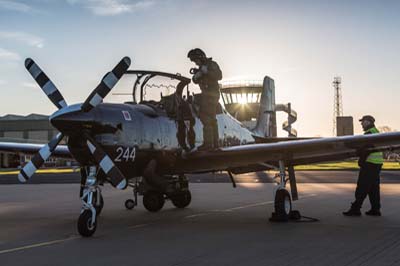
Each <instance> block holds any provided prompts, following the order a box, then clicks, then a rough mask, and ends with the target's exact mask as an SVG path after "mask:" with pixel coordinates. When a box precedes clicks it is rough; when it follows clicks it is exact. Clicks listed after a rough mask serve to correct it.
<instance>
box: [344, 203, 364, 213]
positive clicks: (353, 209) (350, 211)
mask: <svg viewBox="0 0 400 266" xmlns="http://www.w3.org/2000/svg"><path fill="white" fill-rule="evenodd" d="M343 215H344V216H361V212H360V208H357V207H355V206H354V204H352V205H351V207H350V209H349V210H348V211H347V212H343Z"/></svg>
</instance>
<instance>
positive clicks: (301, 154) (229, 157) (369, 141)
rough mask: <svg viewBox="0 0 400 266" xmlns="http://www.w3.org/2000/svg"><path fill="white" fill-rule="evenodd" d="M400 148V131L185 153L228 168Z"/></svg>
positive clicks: (198, 161) (192, 158) (206, 165)
mask: <svg viewBox="0 0 400 266" xmlns="http://www.w3.org/2000/svg"><path fill="white" fill-rule="evenodd" d="M399 148H400V132H390V133H381V134H369V135H359V136H344V137H332V138H319V139H303V140H293V141H281V142H275V143H261V144H249V145H241V146H234V147H227V148H222V149H220V150H217V151H212V152H193V153H191V154H188V156H186V160H190V162H191V164H192V163H193V164H195V165H196V166H200V167H201V168H202V169H204V170H206V169H207V170H210V167H211V168H214V170H226V169H232V168H235V167H245V166H248V165H255V164H265V165H266V164H268V165H275V166H277V165H278V162H279V161H280V160H282V161H284V162H285V163H287V164H291V165H299V164H310V163H318V162H324V161H335V160H343V159H346V158H352V157H358V156H359V155H360V153H361V152H373V151H386V150H395V149H399Z"/></svg>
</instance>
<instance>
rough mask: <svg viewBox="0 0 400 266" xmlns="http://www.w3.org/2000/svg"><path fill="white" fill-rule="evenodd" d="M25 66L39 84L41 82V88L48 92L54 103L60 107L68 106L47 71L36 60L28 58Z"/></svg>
mask: <svg viewBox="0 0 400 266" xmlns="http://www.w3.org/2000/svg"><path fill="white" fill-rule="evenodd" d="M25 68H26V69H27V70H28V71H29V73H30V74H31V76H32V77H33V78H34V79H35V81H36V82H37V84H39V86H40V88H42V90H43V92H44V93H46V95H47V97H49V99H50V101H51V102H52V103H54V105H55V106H57V108H58V109H61V108H63V107H65V106H67V103H66V102H65V100H64V97H63V96H62V95H61V93H60V91H59V90H58V89H57V87H56V86H55V85H54V83H53V82H52V81H51V80H50V79H49V77H47V75H46V73H44V72H43V70H42V69H41V68H40V67H39V66H38V65H37V64H36V63H35V61H33V60H32V59H31V58H27V59H26V60H25Z"/></svg>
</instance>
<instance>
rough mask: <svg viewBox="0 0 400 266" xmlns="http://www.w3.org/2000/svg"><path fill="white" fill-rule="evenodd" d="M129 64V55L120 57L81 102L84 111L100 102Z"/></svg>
mask: <svg viewBox="0 0 400 266" xmlns="http://www.w3.org/2000/svg"><path fill="white" fill-rule="evenodd" d="M130 65H131V59H130V58H129V57H124V58H122V60H121V61H120V62H119V63H118V64H117V65H116V66H115V67H114V69H113V70H112V71H111V72H108V73H107V74H106V75H105V76H104V78H103V79H102V80H101V82H100V84H99V85H97V87H96V88H95V89H94V90H93V91H92V93H91V94H90V95H89V97H88V98H87V99H86V101H85V102H84V103H83V105H82V110H83V111H84V112H88V111H90V110H91V109H92V108H93V107H96V106H97V105H98V104H99V103H101V102H102V101H103V99H104V98H105V97H106V96H107V94H108V93H109V92H110V91H111V90H112V88H113V87H114V86H115V84H117V82H118V80H119V79H120V78H121V77H122V75H123V74H124V73H125V72H126V71H127V70H128V68H129V66H130Z"/></svg>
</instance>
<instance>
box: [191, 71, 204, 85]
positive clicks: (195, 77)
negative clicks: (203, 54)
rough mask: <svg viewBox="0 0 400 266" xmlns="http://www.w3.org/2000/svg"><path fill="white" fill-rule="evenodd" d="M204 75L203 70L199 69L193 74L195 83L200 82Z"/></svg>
mask: <svg viewBox="0 0 400 266" xmlns="http://www.w3.org/2000/svg"><path fill="white" fill-rule="evenodd" d="M202 76H203V72H202V71H197V72H196V74H194V75H193V82H194V83H199V81H200V79H201V78H202Z"/></svg>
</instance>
